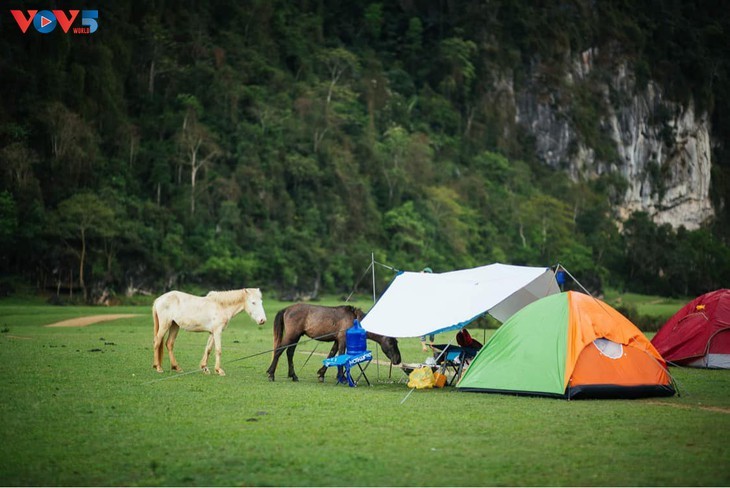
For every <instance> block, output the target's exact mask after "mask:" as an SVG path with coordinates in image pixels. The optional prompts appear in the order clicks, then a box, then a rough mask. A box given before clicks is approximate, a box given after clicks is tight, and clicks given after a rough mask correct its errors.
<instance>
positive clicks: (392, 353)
mask: <svg viewBox="0 0 730 488" xmlns="http://www.w3.org/2000/svg"><path fill="white" fill-rule="evenodd" d="M380 347H381V349H383V352H384V353H385V355H386V356H388V359H390V362H392V363H393V364H396V365H397V364H400V349H398V339H396V338H395V337H385V336H383V338H382V340H381V341H380Z"/></svg>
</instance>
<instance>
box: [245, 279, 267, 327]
mask: <svg viewBox="0 0 730 488" xmlns="http://www.w3.org/2000/svg"><path fill="white" fill-rule="evenodd" d="M246 292H247V293H246V312H248V314H249V315H250V316H251V318H252V319H254V321H255V322H256V323H257V324H259V325H264V324H265V323H266V312H264V300H263V298H262V296H261V290H260V289H259V288H248V289H247V290H246Z"/></svg>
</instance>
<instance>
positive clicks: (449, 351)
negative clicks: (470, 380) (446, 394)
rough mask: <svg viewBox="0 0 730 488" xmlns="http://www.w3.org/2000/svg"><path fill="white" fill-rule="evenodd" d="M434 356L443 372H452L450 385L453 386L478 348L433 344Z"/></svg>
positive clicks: (444, 373)
mask: <svg viewBox="0 0 730 488" xmlns="http://www.w3.org/2000/svg"><path fill="white" fill-rule="evenodd" d="M431 347H432V348H433V356H434V358H436V364H437V365H438V366H439V367H440V369H439V371H440V372H441V374H443V375H446V376H447V377H448V376H449V375H447V374H446V373H447V372H448V373H451V379H450V380H449V382H448V385H449V386H453V385H454V384H455V383H456V382H458V381H459V378H461V374H462V373H463V372H464V367H465V366H466V365H467V364H469V362H471V360H472V359H474V357H475V356H476V355H477V352H478V349H475V348H473V347H461V346H455V345H454V344H432V345H431Z"/></svg>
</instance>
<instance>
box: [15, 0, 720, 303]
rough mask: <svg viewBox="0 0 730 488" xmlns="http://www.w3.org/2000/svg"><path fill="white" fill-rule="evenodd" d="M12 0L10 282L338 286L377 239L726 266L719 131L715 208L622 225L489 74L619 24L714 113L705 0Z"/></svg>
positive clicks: (593, 271) (652, 281)
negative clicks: (20, 17)
mask: <svg viewBox="0 0 730 488" xmlns="http://www.w3.org/2000/svg"><path fill="white" fill-rule="evenodd" d="M27 3H28V2H5V3H4V4H3V5H4V8H3V10H2V11H1V12H0V16H2V21H3V22H2V24H3V25H2V34H3V37H2V40H1V41H0V80H1V84H2V87H3V95H4V96H3V103H2V104H0V162H1V164H2V171H0V251H1V256H0V273H1V274H2V276H3V279H4V280H5V281H6V283H5V285H6V286H8V285H9V284H10V283H11V282H12V283H18V282H26V283H33V284H34V285H35V286H37V287H38V288H41V289H46V290H54V291H57V292H59V293H62V294H64V295H66V294H68V293H70V292H71V291H74V290H75V291H76V293H77V296H78V294H79V291H82V292H83V295H84V296H85V297H86V298H88V299H92V298H96V297H98V296H99V295H100V294H101V293H102V290H105V289H106V290H111V292H112V293H122V292H133V291H135V290H140V289H142V290H161V289H164V288H170V287H179V286H190V285H193V284H199V285H200V286H207V287H226V288H227V287H240V286H253V285H256V286H263V287H268V288H270V289H271V288H273V289H277V290H280V291H286V292H292V291H294V292H308V293H311V292H313V291H317V290H327V291H345V290H349V289H350V288H351V287H352V286H353V285H354V284H355V283H356V282H357V280H358V278H359V277H360V276H361V273H362V271H363V270H365V269H366V267H367V266H368V264H369V262H370V254H371V252H374V253H375V257H376V259H377V260H379V261H381V262H387V263H389V264H392V265H393V266H396V267H397V268H400V269H420V268H422V267H423V266H427V265H428V266H430V267H432V268H434V269H435V270H436V271H440V270H447V269H453V268H460V267H468V266H474V265H480V264H485V263H490V262H494V261H499V262H509V263H513V264H533V265H553V264H556V263H558V262H560V263H563V264H564V265H565V266H566V267H567V268H568V269H569V270H571V271H572V272H573V274H575V275H576V276H578V277H584V278H585V279H586V280H588V281H592V282H600V281H603V282H606V281H607V280H608V281H610V282H611V283H613V284H615V285H617V286H623V287H626V288H628V289H633V290H636V291H645V292H654V293H663V294H695V293H700V292H703V291H707V290H709V289H713V288H717V287H719V286H722V285H725V286H727V285H728V283H730V250H729V248H728V246H727V242H728V241H727V239H728V233H727V231H726V230H725V229H727V225H726V224H727V222H729V221H730V219H729V218H728V217H727V216H726V210H724V208H725V207H724V206H723V198H725V199H726V195H727V194H728V193H727V190H728V188H730V178H728V174H730V172H729V171H728V166H729V165H728V163H727V162H726V159H725V158H726V156H724V153H723V150H724V149H723V147H722V145H718V149H717V155H716V158H715V165H716V170H715V171H716V174H715V175H713V185H714V187H713V189H714V192H715V195H716V196H717V198H716V200H717V202H718V221H717V222H716V223H714V226H712V227H709V228H707V229H702V230H698V231H692V232H689V231H686V230H684V229H679V230H673V229H671V228H668V227H666V226H661V227H658V226H656V225H655V224H653V223H652V222H651V221H650V219H649V218H648V217H647V216H646V215H643V214H635V215H634V216H632V217H630V218H629V220H628V221H627V222H624V223H622V227H621V229H622V230H620V228H619V225H617V216H616V215H615V212H614V209H613V207H614V205H615V201H616V195H617V192H618V191H619V190H620V188H621V185H622V182H621V181H616V180H615V178H612V177H609V176H606V177H604V178H600V179H598V180H596V181H589V182H578V183H576V182H571V181H570V180H569V179H568V178H567V177H566V176H565V175H563V174H561V173H556V172H553V171H551V170H548V169H546V168H544V167H542V166H541V165H540V164H539V163H538V162H537V161H535V158H534V156H533V153H534V152H533V151H532V150H531V145H530V144H531V143H530V139H529V137H527V136H526V135H525V134H524V133H523V132H521V131H520V130H519V129H518V128H515V130H513V131H505V129H504V127H505V124H504V121H505V120H506V117H508V116H509V114H505V113H504V112H503V110H502V108H501V106H500V105H499V103H498V101H495V100H498V97H496V96H495V91H496V88H495V86H496V85H495V80H494V76H495V73H498V72H502V71H503V69H505V68H507V69H509V70H511V71H512V72H513V73H514V76H515V83H517V84H519V82H520V81H519V80H520V77H521V76H522V74H524V72H525V70H527V69H529V66H530V63H531V60H533V59H535V57H540V58H541V59H543V60H545V59H547V60H550V59H553V58H554V59H556V60H557V59H559V58H560V59H563V58H564V56H565V53H566V52H579V51H581V50H583V49H586V48H587V47H591V46H593V45H609V44H618V45H620V46H621V52H622V54H621V55H622V56H627V57H629V59H631V60H632V61H633V62H634V64H635V66H636V69H637V73H638V74H639V75H644V76H646V78H647V79H649V78H653V79H657V80H658V81H659V82H660V83H663V84H664V86H666V89H667V92H668V93H669V94H670V95H671V96H672V97H674V98H676V99H678V100H680V99H682V98H683V97H684V98H686V97H693V98H694V99H696V100H697V101H698V103H699V104H701V106H702V107H703V108H704V109H706V110H707V111H708V113H710V114H712V115H713V130H715V131H716V132H717V133H718V134H720V136H723V135H727V134H730V128H729V127H728V123H727V122H726V121H725V120H723V119H721V118H720V115H718V114H719V113H721V112H726V110H723V109H724V108H727V106H728V102H729V101H730V92H728V90H729V88H728V87H730V84H728V83H727V81H728V80H729V78H730V73H728V66H727V61H728V57H727V54H726V51H725V50H726V47H727V42H726V41H727V39H728V36H727V30H728V29H730V22H729V21H728V14H727V13H726V12H725V11H724V10H723V9H722V8H720V6H713V5H705V2H697V1H695V2H685V1H679V0H676V1H661V2H659V1H650V2H639V3H638V4H635V2H623V1H617V2H597V3H595V2H589V1H583V0H574V1H565V2H558V1H549V2H539V6H538V5H533V2H528V1H526V0H520V1H511V0H510V1H507V0H504V1H479V2H456V1H453V2H451V1H442V2H433V1H415V0H410V1H403V2H375V1H369V0H359V1H351V2H333V1H327V0H318V1H314V0H312V1H304V0H303V1H301V2H290V1H278V0H273V1H272V0H265V1H246V2H237V1H225V0H218V1H211V2H179V1H178V2H171V1H164V0H156V1H146V0H145V1H141V0H119V1H114V2H102V3H101V4H100V5H92V4H89V3H88V2H87V6H86V8H98V9H99V30H98V31H97V32H96V33H94V34H92V35H88V36H82V35H72V34H64V33H62V32H60V29H56V31H54V32H53V33H51V34H47V35H41V34H39V33H37V32H35V31H32V28H31V30H29V31H28V33H26V34H21V33H20V31H19V30H17V29H16V26H15V25H14V24H13V23H12V22H13V21H12V18H11V17H10V15H9V12H8V11H9V9H11V8H23V9H28V8H30V7H28V5H27ZM79 3H80V4H79V5H78V6H77V5H74V8H84V5H83V2H79ZM54 5H55V4H54V3H52V2H48V1H41V0H39V1H37V2H34V5H33V7H32V8H39V9H42V8H54ZM64 8H65V7H64ZM556 62H557V61H556ZM587 98H588V101H587V102H586V103H589V104H590V103H591V102H590V97H587ZM725 140H727V138H725ZM609 156H610V155H609ZM623 184H625V182H623ZM723 195H724V196H723ZM11 278H12V279H11ZM382 279H383V280H387V279H389V277H387V276H385V277H383V278H382Z"/></svg>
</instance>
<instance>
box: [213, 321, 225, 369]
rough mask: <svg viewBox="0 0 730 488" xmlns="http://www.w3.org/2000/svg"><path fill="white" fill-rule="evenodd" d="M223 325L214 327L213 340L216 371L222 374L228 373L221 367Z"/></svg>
mask: <svg viewBox="0 0 730 488" xmlns="http://www.w3.org/2000/svg"><path fill="white" fill-rule="evenodd" d="M224 325H225V324H224ZM224 325H223V326H224ZM223 326H220V327H217V328H216V329H213V342H215V372H216V373H218V374H219V375H220V376H225V375H226V372H225V371H223V368H221V350H222V347H221V346H222V344H221V335H222V334H223Z"/></svg>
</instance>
